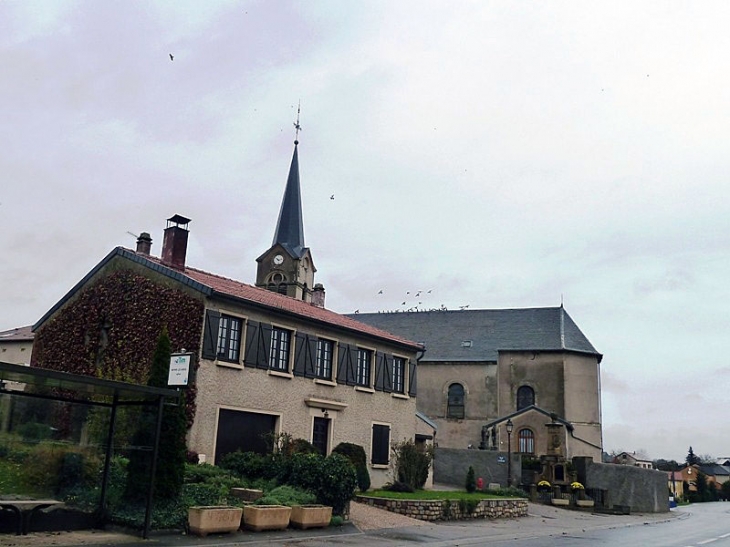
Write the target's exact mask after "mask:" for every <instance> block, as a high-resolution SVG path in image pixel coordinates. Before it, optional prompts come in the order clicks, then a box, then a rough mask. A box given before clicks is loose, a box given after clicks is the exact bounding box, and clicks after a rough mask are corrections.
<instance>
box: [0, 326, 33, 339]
mask: <svg viewBox="0 0 730 547" xmlns="http://www.w3.org/2000/svg"><path fill="white" fill-rule="evenodd" d="M33 336H34V335H33V327H32V325H28V326H27V327H16V328H14V329H10V330H5V331H2V332H0V342H28V341H31V340H33Z"/></svg>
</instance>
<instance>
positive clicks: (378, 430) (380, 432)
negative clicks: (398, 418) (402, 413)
mask: <svg viewBox="0 0 730 547" xmlns="http://www.w3.org/2000/svg"><path fill="white" fill-rule="evenodd" d="M389 455H390V426H389V425H380V424H373V444H372V451H371V453H370V461H371V463H372V464H373V465H388V456H389Z"/></svg>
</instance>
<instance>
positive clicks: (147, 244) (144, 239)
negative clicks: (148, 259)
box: [137, 232, 152, 256]
mask: <svg viewBox="0 0 730 547" xmlns="http://www.w3.org/2000/svg"><path fill="white" fill-rule="evenodd" d="M151 249H152V237H151V236H150V234H148V233H147V232H142V233H141V234H139V237H138V238H137V252H138V253H139V254H143V255H147V256H149V255H150V250H151Z"/></svg>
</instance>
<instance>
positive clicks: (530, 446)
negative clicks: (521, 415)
mask: <svg viewBox="0 0 730 547" xmlns="http://www.w3.org/2000/svg"><path fill="white" fill-rule="evenodd" d="M517 435H518V437H519V440H520V449H519V451H520V452H522V453H523V454H534V453H535V434H534V433H533V432H532V431H530V430H529V429H520V431H519V433H518V434H517Z"/></svg>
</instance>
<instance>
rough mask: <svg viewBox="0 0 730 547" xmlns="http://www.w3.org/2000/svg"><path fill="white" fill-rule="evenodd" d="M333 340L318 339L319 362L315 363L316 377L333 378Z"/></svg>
mask: <svg viewBox="0 0 730 547" xmlns="http://www.w3.org/2000/svg"><path fill="white" fill-rule="evenodd" d="M333 347H334V342H332V340H324V339H323V338H320V339H319V340H317V362H316V363H315V365H314V376H315V378H322V379H324V380H331V379H332V348H333Z"/></svg>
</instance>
